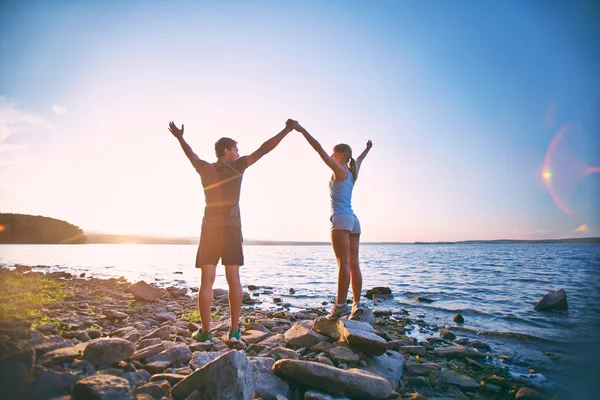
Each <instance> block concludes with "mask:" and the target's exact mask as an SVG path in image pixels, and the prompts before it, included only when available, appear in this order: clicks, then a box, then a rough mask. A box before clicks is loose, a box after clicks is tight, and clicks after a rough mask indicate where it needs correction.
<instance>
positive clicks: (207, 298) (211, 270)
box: [198, 265, 217, 333]
mask: <svg viewBox="0 0 600 400" xmlns="http://www.w3.org/2000/svg"><path fill="white" fill-rule="evenodd" d="M200 268H201V269H202V278H201V280H200V292H198V311H199V312H200V320H201V321H202V333H205V332H210V314H211V309H212V300H213V284H214V283H215V276H216V271H217V266H216V265H202V266H201V267H200Z"/></svg>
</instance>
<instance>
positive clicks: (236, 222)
mask: <svg viewBox="0 0 600 400" xmlns="http://www.w3.org/2000/svg"><path fill="white" fill-rule="evenodd" d="M295 123H296V121H294V120H291V119H288V120H287V122H286V124H285V128H284V129H283V130H282V131H281V132H279V133H278V134H277V135H275V136H273V137H272V138H271V139H269V140H267V141H266V142H264V143H263V144H262V145H261V146H260V147H259V149H258V150H256V151H255V152H254V153H252V154H250V155H249V156H244V157H240V156H239V154H238V148H237V142H236V141H235V140H233V139H230V138H225V137H223V138H221V139H219V140H218V141H217V142H216V143H215V153H216V155H217V162H216V163H213V164H210V163H208V162H206V161H204V160H201V159H200V158H199V157H198V156H197V155H196V154H195V153H194V151H193V150H192V148H191V147H190V145H188V144H187V143H186V141H185V140H184V139H183V129H184V126H183V125H181V129H179V128H177V126H176V125H175V124H174V123H173V122H170V123H169V131H171V133H172V134H173V136H175V137H176V138H177V140H179V144H181V148H182V149H183V151H184V153H185V155H186V156H187V158H188V159H189V160H190V161H191V163H192V165H193V166H194V168H195V169H196V171H197V172H198V174H200V179H201V180H202V187H203V188H204V197H205V199H206V207H205V208H204V218H203V219H202V230H201V233H200V244H199V246H198V253H197V254H196V268H200V269H201V270H202V278H201V284H200V292H199V293H198V311H200V320H201V321H202V328H201V329H199V330H197V331H196V332H194V333H193V334H192V338H193V339H194V340H196V341H198V342H204V341H210V340H212V333H211V331H210V311H211V307H212V299H213V284H214V282H215V276H216V267H217V263H218V262H219V259H221V263H222V264H223V265H224V266H225V277H226V278H227V284H228V285H229V313H230V315H231V323H230V326H229V332H228V334H227V337H228V339H230V340H240V339H241V336H242V335H241V333H240V330H239V327H238V321H239V318H240V312H241V309H242V295H243V292H242V285H241V283H240V266H242V265H244V255H243V251H242V241H243V239H242V228H241V226H242V225H241V219H240V207H239V200H240V188H241V185H242V177H243V175H244V171H245V170H246V168H248V167H249V166H251V165H252V164H254V163H255V162H257V161H258V160H260V159H261V158H262V156H264V155H265V154H267V153H268V152H270V151H271V150H273V149H274V148H275V147H277V145H278V144H279V143H280V142H281V140H282V139H283V138H284V137H285V136H286V135H287V134H288V133H289V132H291V131H292V130H293V129H294V126H295Z"/></svg>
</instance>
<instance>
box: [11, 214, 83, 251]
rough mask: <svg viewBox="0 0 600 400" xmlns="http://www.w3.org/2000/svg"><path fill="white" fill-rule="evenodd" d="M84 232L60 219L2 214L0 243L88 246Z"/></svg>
mask: <svg viewBox="0 0 600 400" xmlns="http://www.w3.org/2000/svg"><path fill="white" fill-rule="evenodd" d="M87 242H88V239H87V236H86V235H85V234H84V233H83V230H82V229H81V228H80V227H78V226H75V225H73V224H70V223H68V222H66V221H61V220H59V219H54V218H49V217H43V216H41V215H27V214H8V213H0V243H3V244H86V243H87Z"/></svg>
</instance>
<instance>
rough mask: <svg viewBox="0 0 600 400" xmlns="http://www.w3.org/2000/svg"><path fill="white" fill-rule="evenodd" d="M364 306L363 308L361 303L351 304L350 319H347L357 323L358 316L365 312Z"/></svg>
mask: <svg viewBox="0 0 600 400" xmlns="http://www.w3.org/2000/svg"><path fill="white" fill-rule="evenodd" d="M365 308H366V307H365V306H363V304H362V303H353V304H352V312H351V313H350V317H349V318H348V319H351V320H353V321H359V320H360V316H361V315H363V313H364V312H365Z"/></svg>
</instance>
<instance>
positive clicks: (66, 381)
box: [2, 370, 79, 400]
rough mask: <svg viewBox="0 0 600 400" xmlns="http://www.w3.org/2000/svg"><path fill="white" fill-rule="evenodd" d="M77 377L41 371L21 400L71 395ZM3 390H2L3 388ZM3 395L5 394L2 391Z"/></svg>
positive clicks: (69, 373)
mask: <svg viewBox="0 0 600 400" xmlns="http://www.w3.org/2000/svg"><path fill="white" fill-rule="evenodd" d="M77 379H79V377H78V376H77V375H76V374H74V373H72V372H56V371H52V370H46V371H43V372H42V373H41V374H40V375H39V376H38V377H37V378H36V379H35V381H33V382H32V383H31V384H30V385H28V387H27V388H26V390H25V394H24V396H23V397H21V398H23V399H36V400H37V399H40V400H41V399H47V398H50V397H53V396H62V395H67V394H69V393H71V388H72V387H73V385H75V383H76V382H77ZM3 389H4V388H3ZM2 394H3V395H6V393H5V392H4V391H3V393H2Z"/></svg>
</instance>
